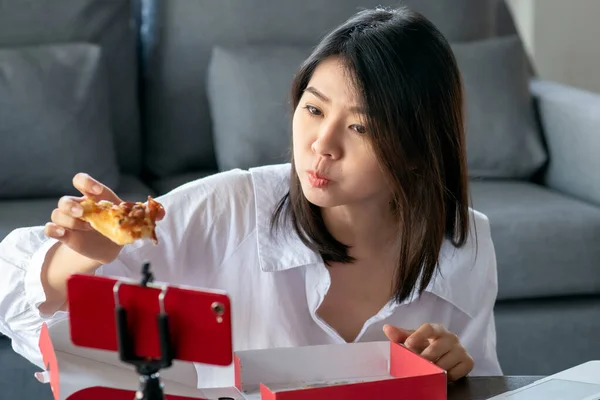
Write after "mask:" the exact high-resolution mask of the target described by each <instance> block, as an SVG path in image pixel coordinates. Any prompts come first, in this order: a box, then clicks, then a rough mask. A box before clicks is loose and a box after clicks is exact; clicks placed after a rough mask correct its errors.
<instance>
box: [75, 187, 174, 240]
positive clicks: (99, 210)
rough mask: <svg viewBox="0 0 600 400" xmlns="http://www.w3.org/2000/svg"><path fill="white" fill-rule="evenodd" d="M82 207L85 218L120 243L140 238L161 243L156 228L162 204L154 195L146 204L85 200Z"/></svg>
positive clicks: (102, 232)
mask: <svg viewBox="0 0 600 400" xmlns="http://www.w3.org/2000/svg"><path fill="white" fill-rule="evenodd" d="M81 205H82V206H83V209H84V215H83V217H82V219H83V220H85V221H87V222H89V223H90V225H92V227H93V228H94V229H96V230H97V231H98V232H100V233H101V234H103V235H104V236H106V237H108V238H109V239H111V240H112V241H113V242H115V243H117V244H120V245H123V244H128V243H132V242H134V241H135V240H137V239H141V238H149V239H152V240H153V241H154V243H158V239H157V237H156V232H155V226H156V217H157V215H158V213H159V211H160V210H161V209H162V205H161V204H160V203H158V202H157V201H155V200H154V199H153V198H152V197H151V196H148V202H147V203H141V202H136V203H134V202H128V201H124V202H122V203H120V204H118V205H117V204H113V203H111V202H110V201H106V200H101V201H99V202H95V201H94V200H92V199H86V200H84V201H83V202H82V203H81Z"/></svg>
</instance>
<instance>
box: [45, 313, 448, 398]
mask: <svg viewBox="0 0 600 400" xmlns="http://www.w3.org/2000/svg"><path fill="white" fill-rule="evenodd" d="M49 331H51V332H52V334H50V333H49ZM66 338H67V339H66ZM40 345H41V347H42V351H43V353H44V360H45V363H46V365H49V375H50V381H51V384H52V386H53V392H54V394H55V399H56V400H104V399H106V398H111V400H120V399H124V400H125V399H127V400H131V399H132V398H133V393H134V391H135V390H136V388H137V383H138V376H137V374H136V372H135V370H134V369H133V368H132V367H131V366H129V365H127V364H124V363H121V362H120V361H119V360H118V357H117V354H115V353H112V352H107V351H102V350H94V349H85V348H80V347H76V346H74V345H73V344H72V343H71V342H70V340H68V321H64V322H61V323H60V324H58V325H54V326H53V327H52V329H51V330H48V329H47V328H46V327H45V326H44V329H43V330H42V337H41V339H40ZM53 355H54V357H55V358H54V360H53V361H52V357H53ZM197 373H198V372H197V370H196V368H195V367H194V364H193V363H188V362H179V361H176V362H175V363H174V364H173V366H172V367H171V368H168V369H165V370H163V371H161V376H162V381H163V383H164V390H165V394H166V395H167V396H166V400H190V399H207V400H208V399H210V400H212V399H214V400H218V399H220V398H226V399H228V400H229V399H233V400H244V399H245V400H296V399H311V400H321V399H323V400H325V399H327V400H335V399H340V400H341V399H343V400H354V399H356V400H358V399H361V400H362V399H367V398H377V399H384V398H386V397H389V398H393V399H406V400H409V399H418V398H426V399H430V400H446V398H447V380H446V373H445V371H444V370H442V369H440V368H439V367H437V366H436V365H435V364H433V363H431V362H429V361H427V360H425V359H423V358H421V357H420V356H418V355H416V354H414V353H412V352H411V351H409V350H408V349H406V348H405V347H404V346H402V345H399V344H395V343H390V342H387V341H383V342H369V343H353V344H337V345H322V346H307V347H295V348H278V349H265V350H248V351H239V352H235V353H234V376H235V387H225V388H208V389H198V388H197V382H198V375H197ZM53 374H55V375H53Z"/></svg>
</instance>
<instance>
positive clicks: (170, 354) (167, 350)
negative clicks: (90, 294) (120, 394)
mask: <svg viewBox="0 0 600 400" xmlns="http://www.w3.org/2000/svg"><path fill="white" fill-rule="evenodd" d="M153 281H154V276H153V275H152V272H151V271H150V263H144V265H143V267H142V280H141V282H140V285H141V286H143V287H148V284H150V283H152V282H153ZM120 286H121V281H117V282H116V283H115V285H114V286H113V294H114V297H115V317H116V325H117V340H118V347H119V357H120V359H121V361H123V362H125V363H128V364H131V365H133V366H135V368H136V371H137V373H138V374H139V376H140V386H139V388H138V391H137V393H136V397H135V398H136V400H164V391H163V384H162V383H161V381H160V374H159V371H160V370H161V369H164V368H169V367H170V366H171V365H172V364H173V360H174V359H175V350H174V348H173V344H172V343H171V337H170V332H169V316H168V314H167V312H166V311H165V296H166V294H167V287H166V286H163V287H162V291H161V292H160V294H159V295H158V302H159V305H160V312H159V314H158V316H157V321H156V322H157V325H158V334H159V340H160V351H161V357H160V358H158V359H154V358H150V357H145V356H138V355H137V354H136V353H135V345H134V341H133V336H132V335H131V334H130V333H129V328H128V322H127V310H125V308H124V307H123V306H122V305H121V304H120V302H119V288H120Z"/></svg>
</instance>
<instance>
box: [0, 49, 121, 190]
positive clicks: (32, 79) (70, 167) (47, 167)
mask: <svg viewBox="0 0 600 400" xmlns="http://www.w3.org/2000/svg"><path fill="white" fill-rule="evenodd" d="M102 60H103V59H102V57H101V50H100V48H99V47H98V46H95V45H90V44H64V45H49V46H39V47H21V48H11V49H0V78H1V79H0V121H2V123H1V124H0V137H1V138H3V140H4V144H3V145H2V146H0V198H22V197H47V196H58V195H61V194H63V193H73V191H74V188H73V184H72V178H73V176H74V175H75V174H76V173H77V172H80V171H86V172H88V173H90V174H91V175H92V176H94V177H96V178H97V179H99V180H101V181H102V182H105V183H106V184H107V185H109V186H116V185H117V184H118V178H119V167H118V164H117V160H116V154H115V149H114V145H113V137H112V128H111V120H110V111H109V108H108V98H107V92H106V89H105V87H106V81H105V77H106V75H105V70H104V68H103V63H102Z"/></svg>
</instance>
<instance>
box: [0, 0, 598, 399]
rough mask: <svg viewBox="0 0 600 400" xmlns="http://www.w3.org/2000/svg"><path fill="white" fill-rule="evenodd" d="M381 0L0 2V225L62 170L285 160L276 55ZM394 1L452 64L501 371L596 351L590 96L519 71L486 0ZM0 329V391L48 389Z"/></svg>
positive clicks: (126, 191) (171, 182) (152, 182)
mask: <svg viewBox="0 0 600 400" xmlns="http://www.w3.org/2000/svg"><path fill="white" fill-rule="evenodd" d="M381 3H383V4H385V5H391V6H393V5H396V4H397V3H396V2H381V1H374V0H334V1H327V2H325V1H323V0H307V1H303V2H297V1H293V0H286V1H277V2H274V1H268V0H244V1H234V0H220V1H213V0H167V1H165V0H163V1H160V0H142V1H129V0H112V1H105V0H54V1H53V2H48V1H46V0H29V1H26V2H25V1H22V0H9V1H3V2H2V3H1V5H0V77H3V76H4V77H6V76H9V75H8V72H7V71H11V73H14V71H15V70H17V72H18V73H16V74H13V75H11V76H16V78H14V79H15V81H12V82H11V81H9V80H7V79H4V80H3V79H0V105H4V106H5V108H4V111H3V109H2V108H0V140H1V141H2V142H1V145H0V148H1V149H2V150H0V167H1V168H0V239H1V238H3V237H4V236H5V235H6V234H8V233H9V232H10V231H12V230H13V229H15V228H17V227H21V226H31V225H41V224H44V223H45V222H46V221H47V220H48V218H49V215H50V212H51V211H52V209H53V208H54V206H55V204H56V201H57V199H58V197H59V196H60V194H62V193H66V192H68V191H69V190H71V189H70V184H71V181H70V178H71V176H72V175H73V174H74V173H75V172H78V171H79V170H86V171H88V172H90V173H93V174H94V175H95V176H97V177H100V178H101V179H103V180H104V181H105V182H107V183H110V184H111V185H112V186H113V187H114V188H116V191H117V193H118V194H120V195H121V196H122V197H123V198H125V199H128V200H140V199H145V197H146V196H147V195H148V194H153V195H160V194H163V193H165V192H167V191H169V190H171V189H172V188H174V187H176V186H178V185H180V184H182V183H185V182H188V181H190V180H193V179H197V178H201V177H204V176H207V175H210V174H213V173H215V172H217V171H219V170H224V169H228V168H233V167H240V168H248V167H250V166H253V165H257V164H268V163H275V162H281V161H286V160H287V146H288V137H289V136H288V134H289V127H288V122H287V120H286V117H287V116H288V115H286V112H287V108H286V107H287V104H286V95H287V92H286V91H287V85H288V84H289V81H290V79H291V74H292V73H293V69H294V68H295V66H297V63H299V61H300V60H301V59H302V57H303V56H304V55H305V54H306V53H307V52H308V51H309V50H310V46H312V45H314V44H315V43H316V41H317V40H318V38H319V37H320V36H321V35H322V34H323V33H324V32H326V31H327V30H328V29H329V28H331V27H333V26H334V25H335V24H337V23H339V22H341V21H343V20H344V19H345V18H347V17H348V16H349V15H351V14H352V13H354V12H355V11H357V10H358V9H359V8H362V7H373V6H376V5H379V4H381ZM403 4H406V5H408V6H413V7H415V9H417V10H419V11H421V12H423V13H424V14H425V15H426V16H428V17H429V18H430V19H432V20H433V21H434V23H436V24H437V25H438V27H439V28H440V29H441V30H442V31H443V33H444V34H445V35H446V36H447V37H448V39H449V40H450V41H451V42H452V45H453V46H454V49H455V52H456V54H457V59H458V60H459V65H460V67H461V70H462V71H463V74H464V76H465V88H466V92H467V109H468V110H467V130H468V138H469V139H468V153H469V166H470V169H471V175H472V179H471V194H472V205H473V206H474V207H475V208H476V209H478V210H480V211H482V212H483V213H485V214H487V215H488V217H489V218H490V221H491V226H492V233H493V237H494V241H495V246H496V251H497V260H498V270H499V294H498V302H497V305H496V323H497V331H498V353H499V357H500V361H501V363H502V366H503V369H504V372H505V374H549V373H552V372H555V371H558V370H561V369H564V368H567V367H570V366H572V365H574V364H577V363H581V362H584V361H587V360H589V359H593V358H596V359H597V358H600V346H598V332H600V268H598V267H600V261H599V260H600V246H598V242H597V241H598V238H600V179H598V177H597V176H596V174H597V173H598V171H600V161H599V160H600V158H598V156H597V153H598V150H599V149H600V128H599V127H600V95H595V94H591V93H585V92H583V91H581V90H577V89H574V88H569V87H565V86H563V85H557V84H552V83H548V82H543V81H540V80H535V79H533V76H532V75H530V74H529V73H530V71H531V69H530V68H528V62H527V60H526V57H525V53H524V50H523V48H522V46H521V43H520V40H519V39H518V36H517V35H516V30H515V27H514V24H513V22H512V18H511V15H510V13H509V12H508V9H507V7H506V5H505V4H504V2H503V0H405V1H404V2H403ZM90 44H93V45H90ZM15 65H18V66H19V68H15V67H14V66H15ZM42 66H43V67H42ZM36 74H37V75H36ZM9 83H10V85H9ZM19 85H21V86H19ZM11 90H12V92H11ZM7 93H8V95H7ZM23 93H26V95H23ZM249 93H250V95H249ZM9 96H10V97H9ZM39 96H42V97H39ZM44 96H45V97H44ZM35 99H38V100H35ZM40 99H41V100H40ZM8 100H10V102H9V101H8ZM7 105H8V107H7ZM28 107H29V108H28ZM5 121H9V123H6V122H5ZM265 121H266V122H265ZM71 155H76V156H75V157H71ZM15 166H18V168H16V167H15ZM9 167H12V168H9ZM8 343H9V341H8V339H7V338H4V339H0V397H1V398H23V399H28V398H32V399H33V398H35V399H43V398H44V397H43V396H44V395H47V396H48V398H49V393H48V392H47V388H46V387H43V386H41V385H38V384H36V383H31V384H26V383H25V382H26V381H28V380H29V378H30V377H31V375H32V374H33V372H34V371H35V369H36V368H35V367H32V366H30V365H29V364H28V363H27V362H26V361H24V360H22V359H21V358H20V357H18V356H17V355H16V354H14V353H13V352H12V351H11V350H10V348H9V345H8ZM15 366H17V369H16V370H15V369H14V367H15ZM7 370H10V371H11V372H10V374H8V373H7V372H6V371H7ZM19 371H21V372H19ZM7 390H8V391H9V393H11V394H7V393H6V391H7Z"/></svg>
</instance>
